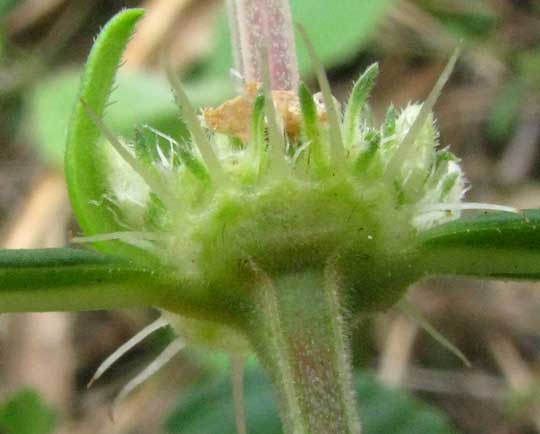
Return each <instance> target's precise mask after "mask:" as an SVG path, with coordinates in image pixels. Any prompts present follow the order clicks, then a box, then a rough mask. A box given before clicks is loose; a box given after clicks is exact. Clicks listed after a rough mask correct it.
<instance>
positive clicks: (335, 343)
mask: <svg viewBox="0 0 540 434" xmlns="http://www.w3.org/2000/svg"><path fill="white" fill-rule="evenodd" d="M259 291H260V294H259V296H260V299H259V300H260V301H259V303H258V307H257V309H256V311H255V312H254V314H253V322H254V327H253V332H252V336H251V337H252V342H253V345H254V346H255V350H256V352H257V353H258V356H259V358H260V360H261V362H262V364H263V365H264V366H265V367H266V369H267V370H268V372H269V373H270V375H271V377H272V380H273V382H274V384H275V388H276V393H277V395H278V399H279V402H280V406H281V413H282V418H283V421H284V425H285V432H286V433H287V434H323V433H324V434H359V433H360V431H361V429H360V422H359V418H358V415H357V412H356V401H355V399H354V394H353V389H352V385H351V375H350V363H349V348H348V342H347V336H346V331H345V322H344V321H343V319H342V315H341V310H342V309H341V305H340V302H339V294H338V288H337V285H336V284H335V282H333V279H332V278H331V276H324V273H322V272H319V271H310V272H302V273H297V274H289V275H286V276H284V277H279V278H276V279H270V278H265V279H263V282H262V284H261V285H260V289H259Z"/></svg>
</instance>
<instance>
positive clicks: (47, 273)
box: [0, 249, 171, 312]
mask: <svg viewBox="0 0 540 434" xmlns="http://www.w3.org/2000/svg"><path fill="white" fill-rule="evenodd" d="M170 282H171V281H170V280H168V278H167V276H166V274H165V273H163V274H160V272H159V270H157V271H156V270H148V269H146V268H144V267H141V266H138V265H135V264H134V263H132V262H130V261H128V260H125V259H121V258H118V257H114V256H105V255H102V254H99V253H95V252H91V251H85V250H77V249H38V250H0V312H45V311H68V310H69V311H71V310H94V309H115V308H128V307H143V306H155V305H158V304H159V303H160V301H161V300H163V299H164V294H166V293H167V291H169V290H170V288H171V283H170Z"/></svg>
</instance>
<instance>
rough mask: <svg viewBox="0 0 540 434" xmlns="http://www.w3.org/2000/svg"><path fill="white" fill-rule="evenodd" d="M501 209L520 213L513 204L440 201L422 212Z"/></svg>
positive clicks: (501, 210)
mask: <svg viewBox="0 0 540 434" xmlns="http://www.w3.org/2000/svg"><path fill="white" fill-rule="evenodd" d="M470 210H478V211H500V212H509V213H513V214H519V212H520V211H519V210H518V209H517V208H514V207H512V206H505V205H495V204H491V203H476V202H459V203H440V204H433V205H426V206H424V207H422V210H421V212H422V213H430V212H440V211H470Z"/></svg>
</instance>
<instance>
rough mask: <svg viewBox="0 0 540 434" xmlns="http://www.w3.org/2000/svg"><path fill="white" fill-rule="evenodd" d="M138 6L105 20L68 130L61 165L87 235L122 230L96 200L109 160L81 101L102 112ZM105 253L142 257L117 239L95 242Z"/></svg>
mask: <svg viewBox="0 0 540 434" xmlns="http://www.w3.org/2000/svg"><path fill="white" fill-rule="evenodd" d="M143 13H144V11H143V10H142V9H127V10H124V11H122V12H120V13H119V14H117V15H116V16H115V17H113V18H112V19H111V21H109V23H108V24H107V25H106V26H105V27H104V28H103V30H102V31H101V33H100V35H99V36H98V38H97V39H96V41H95V43H94V45H93V47H92V51H91V53H90V56H89V58H88V63H87V65H86V71H85V74H84V76H83V78H82V81H81V88H80V93H79V98H78V100H77V102H76V105H75V109H74V112H73V116H72V118H71V123H70V126H69V129H68V136H67V144H66V156H65V170H66V178H67V184H68V190H69V196H70V199H71V204H72V206H73V210H74V212H75V215H76V216H77V219H78V221H79V224H80V225H81V227H82V229H83V231H84V232H85V233H86V234H87V235H94V234H98V233H109V232H115V231H118V230H122V228H121V227H120V226H119V223H118V222H117V221H116V219H115V216H114V215H113V213H112V212H111V210H109V209H108V208H107V207H106V206H103V204H101V205H100V202H101V201H102V200H103V199H104V198H105V197H107V193H108V190H109V189H108V188H107V185H106V170H107V165H106V164H104V162H105V161H106V156H105V152H104V151H105V148H104V147H105V146H106V145H107V144H105V143H104V142H103V140H100V138H101V133H100V131H99V130H98V128H97V127H96V126H95V125H94V123H93V122H92V120H91V119H90V118H89V117H88V116H87V114H86V111H85V110H84V107H83V105H82V103H81V100H84V101H86V103H87V104H88V105H89V106H90V107H92V109H93V110H94V112H96V113H97V115H98V116H100V117H102V116H103V113H104V110H105V107H106V104H107V101H108V99H109V94H110V93H111V89H112V87H113V84H114V80H115V76H116V71H117V69H118V66H119V64H120V61H121V58H122V54H123V52H124V50H125V47H126V45H127V43H128V41H129V39H130V37H131V35H132V34H133V31H134V29H135V25H136V24H137V22H138V21H139V20H140V19H141V17H142V16H143ZM96 247H97V248H98V249H100V250H102V251H104V252H109V253H115V254H126V253H127V254H128V255H129V256H130V257H138V256H139V257H140V256H141V255H142V253H141V252H140V251H139V250H138V249H135V248H133V247H130V246H128V245H125V244H122V243H119V242H107V243H96Z"/></svg>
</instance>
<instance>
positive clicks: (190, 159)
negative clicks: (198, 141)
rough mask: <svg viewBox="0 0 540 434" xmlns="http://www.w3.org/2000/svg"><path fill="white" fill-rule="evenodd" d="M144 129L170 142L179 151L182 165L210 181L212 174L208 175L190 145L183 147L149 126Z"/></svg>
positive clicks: (202, 178)
mask: <svg viewBox="0 0 540 434" xmlns="http://www.w3.org/2000/svg"><path fill="white" fill-rule="evenodd" d="M143 128H146V129H148V130H149V131H151V132H153V133H154V134H155V135H156V136H159V137H161V138H163V139H165V140H168V141H169V143H171V146H172V145H174V148H175V149H176V150H177V152H178V156H179V157H180V160H181V161H182V163H184V165H185V166H186V167H187V168H188V170H189V171H190V172H191V173H193V175H195V176H196V177H197V178H199V179H200V180H201V181H204V182H207V181H209V180H210V174H209V173H208V170H207V168H206V166H205V165H204V164H203V162H202V161H201V160H200V159H199V158H197V156H196V155H194V154H193V152H192V151H191V148H190V147H189V145H182V144H180V143H178V142H177V141H176V140H174V139H173V138H172V137H170V136H168V135H166V134H164V133H162V132H161V131H159V130H156V129H155V128H152V127H151V126H149V125H144V127H143Z"/></svg>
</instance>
